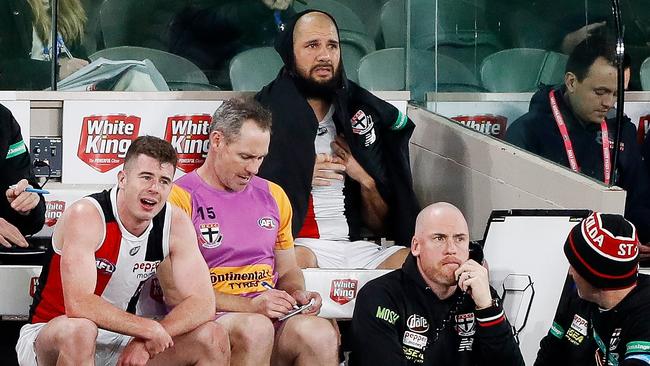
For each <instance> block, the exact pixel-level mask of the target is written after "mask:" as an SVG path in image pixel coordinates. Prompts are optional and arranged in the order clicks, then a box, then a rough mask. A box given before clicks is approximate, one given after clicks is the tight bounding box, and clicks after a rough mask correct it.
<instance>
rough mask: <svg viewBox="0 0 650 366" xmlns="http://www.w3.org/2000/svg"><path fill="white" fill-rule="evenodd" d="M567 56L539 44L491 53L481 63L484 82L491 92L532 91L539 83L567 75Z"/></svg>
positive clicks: (550, 83)
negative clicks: (537, 47)
mask: <svg viewBox="0 0 650 366" xmlns="http://www.w3.org/2000/svg"><path fill="white" fill-rule="evenodd" d="M567 59H568V57H567V56H566V55H564V54H561V53H557V52H551V51H546V50H541V49H536V48H513V49H508V50H502V51H499V52H496V53H493V54H492V55H489V56H488V57H486V58H485V59H484V60H483V63H482V64H481V83H482V85H483V87H484V88H486V89H487V90H488V91H490V92H497V93H504V92H507V93H519V92H532V91H534V90H536V89H537V87H538V85H539V84H540V83H542V84H547V85H553V84H557V83H560V82H561V81H562V80H563V78H564V67H565V66H566V62H567Z"/></svg>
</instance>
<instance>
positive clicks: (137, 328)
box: [16, 136, 229, 365]
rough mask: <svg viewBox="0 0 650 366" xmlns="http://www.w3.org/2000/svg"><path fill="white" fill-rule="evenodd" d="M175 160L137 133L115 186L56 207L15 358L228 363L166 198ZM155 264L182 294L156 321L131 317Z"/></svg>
mask: <svg viewBox="0 0 650 366" xmlns="http://www.w3.org/2000/svg"><path fill="white" fill-rule="evenodd" d="M175 167H176V153H175V151H174V149H173V148H172V146H171V145H170V144H169V143H168V142H166V141H164V140H161V139H158V138H156V137H150V136H145V137H139V138H138V139H136V140H135V141H134V142H133V143H132V144H131V147H130V148H129V150H128V152H127V154H126V157H125V162H124V169H123V170H122V171H120V172H119V173H118V183H117V185H116V186H115V187H113V188H112V189H110V190H109V191H103V192H101V193H97V194H93V195H91V196H88V197H86V198H84V199H81V200H79V201H77V202H76V203H74V204H73V205H72V206H70V208H69V209H68V210H66V211H65V212H64V214H63V216H62V217H61V219H60V220H59V222H58V224H57V227H56V230H55V233H54V235H53V237H52V247H51V248H50V250H49V255H50V259H49V261H48V262H47V263H46V265H45V267H44V268H43V271H42V274H41V278H40V281H39V287H38V290H37V293H36V295H35V296H34V303H33V305H32V308H31V311H30V323H29V324H27V325H25V326H24V327H23V328H22V329H21V332H20V338H19V340H18V344H17V345H16V351H17V354H18V358H19V363H20V364H21V365H54V364H56V365H92V364H95V363H96V364H101V365H103V364H115V363H116V362H117V363H120V364H129V365H131V364H137V365H140V364H145V363H147V364H148V365H151V364H155V365H177V364H197V365H198V364H204V365H227V364H228V362H229V350H228V348H229V347H228V340H227V338H226V336H225V333H224V331H223V329H222V328H221V327H220V326H219V325H218V324H216V323H214V322H212V321H211V319H212V317H213V309H214V296H213V295H212V291H211V288H210V282H209V274H208V269H207V267H206V265H205V262H204V261H203V258H202V257H201V254H200V253H199V251H198V250H197V246H196V236H195V235H194V232H193V230H192V225H191V223H190V221H189V219H188V218H187V216H186V215H185V214H183V213H182V212H181V211H180V210H178V209H177V208H174V207H173V206H171V205H169V204H168V203H166V200H167V196H168V194H169V192H170V190H171V187H172V179H173V176H174V171H175ZM157 272H161V274H164V273H170V277H169V278H170V279H171V280H170V281H169V282H170V283H172V284H173V292H172V294H173V296H175V297H176V298H181V299H183V300H182V301H180V302H179V303H178V305H177V306H176V307H175V308H174V309H173V310H171V312H170V313H169V314H168V315H167V316H165V317H164V318H163V319H162V320H160V321H155V320H152V319H147V318H144V317H140V316H137V315H134V312H135V306H136V303H137V299H138V297H139V293H140V291H141V289H142V286H143V285H144V282H145V281H146V280H147V279H148V278H150V277H151V276H153V275H154V274H156V273H157ZM154 357H155V358H154Z"/></svg>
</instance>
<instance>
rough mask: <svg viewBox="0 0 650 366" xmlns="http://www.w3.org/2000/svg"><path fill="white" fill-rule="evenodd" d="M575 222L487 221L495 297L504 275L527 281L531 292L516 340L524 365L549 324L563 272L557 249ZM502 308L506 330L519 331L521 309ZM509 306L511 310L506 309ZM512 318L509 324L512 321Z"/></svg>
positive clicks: (566, 218)
mask: <svg viewBox="0 0 650 366" xmlns="http://www.w3.org/2000/svg"><path fill="white" fill-rule="evenodd" d="M577 222H578V219H575V218H572V217H570V216H505V217H501V218H496V219H493V220H492V221H491V222H490V227H489V231H488V233H487V237H486V238H485V259H486V260H487V262H488V263H489V266H490V283H491V285H492V286H493V287H494V288H496V289H498V291H499V293H501V292H502V291H501V287H502V284H503V282H504V280H505V279H506V278H507V277H508V276H509V275H522V276H530V279H531V282H532V283H533V286H534V289H535V296H534V298H533V299H532V306H531V308H530V314H529V317H528V320H527V322H526V326H525V327H524V328H523V330H522V331H521V333H520V334H519V340H520V342H521V343H520V345H519V348H520V349H521V353H522V355H523V356H524V359H525V361H526V365H532V364H533V361H534V360H535V357H536V355H537V350H538V349H539V341H540V340H541V339H542V337H544V336H545V335H546V334H547V333H548V330H549V328H550V326H551V323H552V322H553V316H554V315H555V310H556V308H557V304H558V300H559V298H560V294H561V292H562V287H563V284H564V280H565V279H566V275H567V270H568V268H569V264H568V261H567V260H566V258H565V256H564V252H563V250H562V246H563V245H564V242H565V240H566V237H567V235H568V233H569V231H570V230H571V228H573V226H575V225H576V223H577ZM507 300H508V299H506V303H504V308H505V309H506V311H507V313H508V316H509V319H508V320H509V321H510V323H511V325H515V326H520V325H521V324H522V323H523V319H522V318H523V317H524V316H525V314H524V313H525V311H526V309H527V306H526V305H525V304H524V305H519V304H512V303H510V302H508V301H507ZM512 306H515V308H514V309H511V308H510V307H512ZM513 315H515V316H514V318H513Z"/></svg>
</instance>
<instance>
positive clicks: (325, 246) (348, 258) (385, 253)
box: [294, 238, 405, 269]
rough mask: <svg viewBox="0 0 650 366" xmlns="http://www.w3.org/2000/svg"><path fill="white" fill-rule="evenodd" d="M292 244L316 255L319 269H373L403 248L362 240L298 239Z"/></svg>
mask: <svg viewBox="0 0 650 366" xmlns="http://www.w3.org/2000/svg"><path fill="white" fill-rule="evenodd" d="M294 243H295V245H301V246H304V247H307V248H309V249H311V251H312V252H314V254H315V255H316V259H317V260H318V267H319V268H336V269H357V268H363V269H375V268H377V266H379V265H380V264H381V263H382V262H383V261H385V260H386V259H388V257H390V256H391V255H393V254H395V252H397V251H398V250H400V249H404V248H405V247H403V246H399V245H393V246H390V247H382V246H380V245H377V244H375V243H372V242H369V241H364V240H358V241H340V240H324V239H312V238H298V239H296V240H295V241H294Z"/></svg>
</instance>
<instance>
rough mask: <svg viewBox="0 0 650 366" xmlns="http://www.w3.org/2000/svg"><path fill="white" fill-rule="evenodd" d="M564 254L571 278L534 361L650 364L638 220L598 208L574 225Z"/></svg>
mask: <svg viewBox="0 0 650 366" xmlns="http://www.w3.org/2000/svg"><path fill="white" fill-rule="evenodd" d="M564 254H565V255H566V258H567V260H568V261H569V274H570V278H569V279H567V282H566V284H565V286H564V290H563V291H562V295H561V297H560V302H559V305H558V309H557V312H556V314H555V318H554V320H553V324H552V325H551V329H550V330H549V333H548V334H547V335H546V336H545V337H544V338H543V339H542V341H541V342H540V349H539V351H538V353H537V360H536V361H535V366H544V365H576V366H581V365H585V366H586V365H598V366H600V365H621V366H641V365H645V366H647V365H650V277H649V276H647V275H644V274H640V273H639V271H638V267H639V239H638V237H637V233H636V228H635V227H634V225H633V224H632V223H630V222H629V221H627V220H626V219H625V218H623V216H621V215H616V214H603V213H598V212H594V213H592V214H590V215H589V216H588V217H587V218H585V219H583V220H582V221H581V222H580V223H579V224H578V225H576V226H575V227H574V228H573V229H572V230H571V232H570V233H569V235H568V237H567V240H566V242H565V244H564ZM571 279H572V280H573V281H571Z"/></svg>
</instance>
